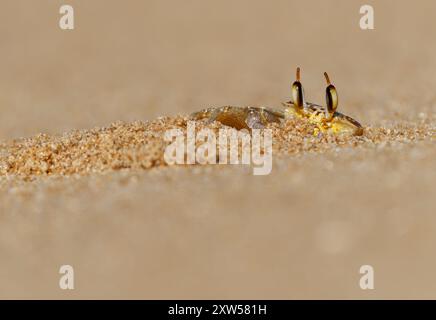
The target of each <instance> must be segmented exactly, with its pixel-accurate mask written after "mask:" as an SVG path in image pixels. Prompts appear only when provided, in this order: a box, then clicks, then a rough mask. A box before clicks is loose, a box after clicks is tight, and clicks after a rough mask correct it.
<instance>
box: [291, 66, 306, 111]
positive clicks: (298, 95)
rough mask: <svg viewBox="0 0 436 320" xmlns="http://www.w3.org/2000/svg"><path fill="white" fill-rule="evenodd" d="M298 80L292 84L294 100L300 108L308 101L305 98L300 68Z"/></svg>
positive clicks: (298, 69)
mask: <svg viewBox="0 0 436 320" xmlns="http://www.w3.org/2000/svg"><path fill="white" fill-rule="evenodd" d="M296 78H297V79H296V80H295V82H294V83H293V84H292V86H291V96H292V102H293V104H294V105H295V106H296V107H297V108H298V109H300V110H301V109H303V108H305V107H306V101H305V100H304V90H303V86H302V85H301V82H300V68H297V75H296Z"/></svg>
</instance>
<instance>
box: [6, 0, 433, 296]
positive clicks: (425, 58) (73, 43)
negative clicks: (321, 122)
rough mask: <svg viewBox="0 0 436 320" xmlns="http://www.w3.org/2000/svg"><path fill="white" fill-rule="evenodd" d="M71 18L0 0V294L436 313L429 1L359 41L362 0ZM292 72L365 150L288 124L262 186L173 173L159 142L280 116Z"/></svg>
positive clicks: (239, 172) (382, 17)
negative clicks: (253, 111)
mask: <svg viewBox="0 0 436 320" xmlns="http://www.w3.org/2000/svg"><path fill="white" fill-rule="evenodd" d="M62 4H63V2H62V1H45V0H44V1H39V2H38V4H36V3H35V4H33V3H29V1H24V0H3V1H2V3H1V10H0V21H1V22H0V24H1V25H2V28H0V43H1V48H2V50H1V52H0V70H1V72H0V111H1V117H0V298H3V299H5V298H6V299H9V298H24V299H29V298H55V299H60V298H62V299H63V298H65V299H78V298H83V299H90V298H121V299H127V298H132V299H294V298H297V299H300V298H315V299H319V298H332V299H336V298H346V299H349V298H359V299H380V298H413V299H415V298H424V299H427V298H433V299H434V298H436V276H435V275H434V270H435V268H436V256H435V254H434V248H433V247H434V243H435V241H436V232H435V231H436V216H435V212H436V199H435V188H434V186H435V183H436V170H435V169H436V147H435V128H436V113H435V112H436V90H435V88H436V75H435V70H436V59H435V57H436V40H435V39H434V30H436V20H435V19H434V16H435V13H436V4H435V3H434V1H431V0H428V1H427V0H422V1H419V2H417V3H415V4H414V5H413V6H412V5H411V4H410V3H409V2H407V1H390V0H386V1H371V3H370V4H372V5H373V6H374V9H375V30H367V31H363V30H361V29H360V28H359V19H360V17H361V15H360V14H359V8H360V6H361V5H362V3H361V2H360V1H355V0H353V1H339V0H337V1H333V0H331V1H314V0H312V1H304V2H302V1H284V0H283V1H281V0H280V1H274V4H272V3H270V2H266V1H252V0H251V1H248V0H242V1H229V0H224V1H219V2H218V1H209V2H205V1H198V0H189V1H183V4H182V3H181V2H180V1H151V0H147V1H135V0H127V1H115V0H104V1H103V0H93V1H92V2H90V1H85V0H72V1H70V4H71V5H73V7H74V9H75V29H74V30H71V31H63V30H61V29H60V28H59V27H58V20H59V17H60V15H59V7H60V6H61V5H62ZM297 66H300V67H301V68H302V83H303V85H304V88H305V92H306V96H307V100H309V101H313V102H317V103H322V104H324V99H325V98H324V94H325V82H324V79H323V72H324V71H327V72H329V74H330V77H331V79H332V81H333V83H334V84H335V86H336V87H337V89H338V92H339V107H338V111H340V112H343V113H345V114H347V115H349V116H352V117H353V118H355V119H357V120H359V121H360V122H361V123H362V125H363V126H364V128H365V130H364V134H363V135H362V136H361V137H348V138H345V137H334V136H330V135H324V136H319V137H317V136H314V135H313V134H312V133H313V128H312V127H311V126H310V125H307V124H305V123H303V122H301V121H297V120H288V121H285V122H284V123H283V124H281V125H273V126H272V127H271V128H272V130H273V133H274V135H273V138H274V139H273V166H272V172H271V174H269V175H265V176H254V175H253V173H252V168H251V167H250V166H243V165H208V166H203V165H180V166H168V165H166V164H165V161H164V159H163V150H164V149H165V146H166V145H167V144H166V142H165V141H164V140H163V134H164V132H165V130H166V129H168V128H182V129H184V128H186V121H187V115H189V114H190V113H191V112H194V111H197V110H200V109H202V108H205V107H210V106H223V105H235V106H269V107H275V108H282V107H281V104H280V103H281V102H282V101H288V100H289V98H290V85H291V83H292V81H294V74H295V68H296V67H297ZM204 125H205V126H208V127H211V128H214V129H217V128H219V127H220V125H219V124H217V123H214V124H210V125H206V124H204ZM311 130H312V131H311ZM62 265H71V266H73V268H74V275H75V289H74V290H61V289H60V288H59V279H60V277H61V275H60V274H59V268H60V266H62ZM362 265H371V266H372V267H373V268H374V274H375V289H373V290H362V289H361V288H360V286H359V280H360V278H361V276H362V275H361V274H360V273H359V269H360V267H361V266H362Z"/></svg>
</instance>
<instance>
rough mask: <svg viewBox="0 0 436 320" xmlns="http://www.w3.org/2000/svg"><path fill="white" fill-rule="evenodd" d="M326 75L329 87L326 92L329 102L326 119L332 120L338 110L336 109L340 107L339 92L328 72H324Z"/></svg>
mask: <svg viewBox="0 0 436 320" xmlns="http://www.w3.org/2000/svg"><path fill="white" fill-rule="evenodd" d="M324 76H325V79H326V81H327V88H326V94H325V99H326V104H327V108H326V119H327V120H331V119H332V118H333V115H334V114H335V112H336V109H337V108H338V92H337V91H336V88H335V86H334V85H332V84H331V82H330V78H329V76H328V74H327V72H324Z"/></svg>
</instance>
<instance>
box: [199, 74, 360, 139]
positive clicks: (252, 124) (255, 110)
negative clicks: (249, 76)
mask: <svg viewBox="0 0 436 320" xmlns="http://www.w3.org/2000/svg"><path fill="white" fill-rule="evenodd" d="M324 76H325V78H326V81H327V88H326V107H322V106H320V105H317V104H315V103H310V102H306V101H305V98H304V90H303V86H302V84H301V82H300V68H297V72H296V78H297V80H296V81H295V82H294V83H293V84H292V86H291V96H292V99H293V101H289V102H285V103H283V105H284V107H285V108H284V109H283V110H275V109H270V108H262V107H232V106H226V107H219V108H209V109H205V110H202V111H199V112H195V113H193V114H192V115H191V117H192V118H193V119H197V120H199V119H208V120H209V121H219V122H221V123H222V124H224V125H226V126H230V127H233V128H236V129H238V130H240V129H262V128H265V126H267V125H268V124H270V123H280V122H281V121H282V120H283V119H288V118H300V119H304V120H305V121H307V122H308V123H310V124H314V125H315V126H316V130H315V132H314V135H318V134H319V133H331V134H335V135H362V134H363V128H362V126H361V125H360V123H359V122H357V121H356V120H354V119H353V118H351V117H349V116H346V115H344V114H342V113H339V112H337V111H336V109H337V106H338V93H337V91H336V88H335V86H334V85H333V84H331V82H330V78H329V76H328V75H327V73H326V72H324Z"/></svg>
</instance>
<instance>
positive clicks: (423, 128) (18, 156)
mask: <svg viewBox="0 0 436 320" xmlns="http://www.w3.org/2000/svg"><path fill="white" fill-rule="evenodd" d="M187 121H188V118H187V117H181V116H179V117H174V118H169V117H163V118H158V119H156V120H154V121H150V122H133V123H123V122H116V123H113V124H112V125H110V126H108V127H104V128H95V129H91V130H80V131H79V130H77V131H72V132H68V133H65V134H62V135H46V134H39V135H37V136H34V137H31V138H23V139H18V140H14V141H10V142H6V143H4V144H2V145H1V146H0V173H1V174H2V175H18V176H21V177H24V178H31V177H33V176H36V175H71V174H89V173H93V172H105V171H110V170H120V169H126V168H130V169H149V168H152V167H158V166H165V165H166V163H165V161H164V157H163V155H164V150H165V147H166V146H167V145H168V143H169V142H166V141H165V140H164V138H163V137H164V132H165V131H166V130H168V129H174V128H179V129H182V130H185V131H186V128H187ZM204 127H208V128H211V129H214V130H218V129H219V128H221V127H222V125H221V124H220V123H212V124H206V123H205V122H201V121H200V122H197V127H196V129H197V130H200V129H202V128H204ZM270 128H271V129H272V130H273V153H274V155H278V154H282V155H292V154H298V153H301V152H325V151H327V150H329V149H332V148H343V147H374V146H376V145H377V146H379V147H380V146H381V147H385V146H388V145H389V144H390V143H410V142H412V141H417V140H423V139H426V138H430V139H431V138H432V137H434V132H435V130H434V126H432V125H431V124H428V123H425V122H422V123H421V124H409V123H403V124H396V125H394V126H392V127H390V128H384V127H378V128H372V127H366V128H365V132H364V135H363V136H361V137H340V136H333V135H320V136H314V135H313V129H314V127H313V126H312V125H310V124H307V123H306V122H305V121H303V120H298V119H291V120H288V121H286V122H284V123H283V124H282V125H277V124H275V125H271V127H270Z"/></svg>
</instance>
